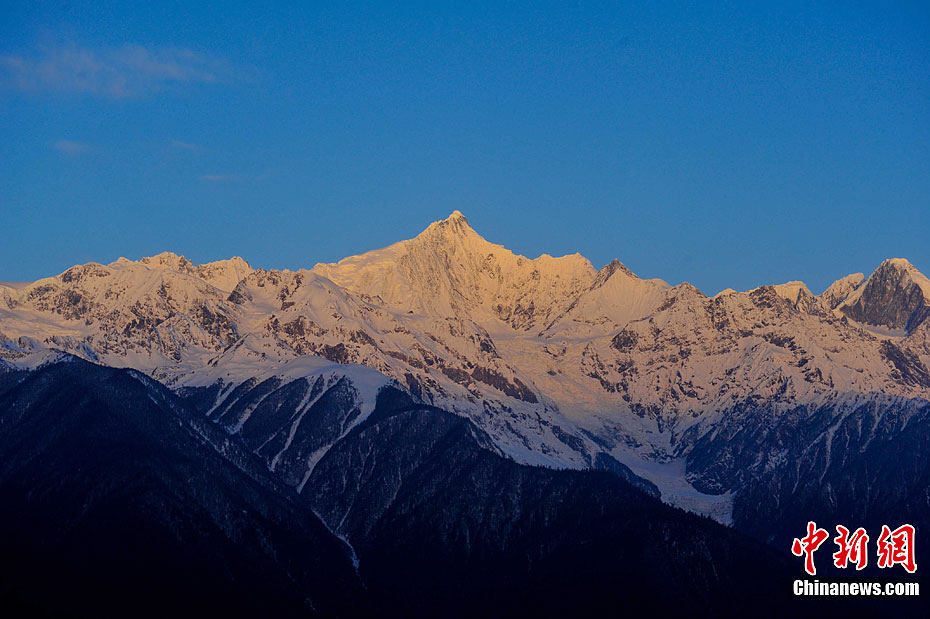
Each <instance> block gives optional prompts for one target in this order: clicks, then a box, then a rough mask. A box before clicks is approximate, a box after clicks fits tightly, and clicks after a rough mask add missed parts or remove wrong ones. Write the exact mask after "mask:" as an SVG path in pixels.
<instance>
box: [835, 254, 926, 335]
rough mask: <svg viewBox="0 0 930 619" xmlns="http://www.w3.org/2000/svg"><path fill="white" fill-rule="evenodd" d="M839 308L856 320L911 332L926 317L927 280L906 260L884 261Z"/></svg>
mask: <svg viewBox="0 0 930 619" xmlns="http://www.w3.org/2000/svg"><path fill="white" fill-rule="evenodd" d="M840 311H841V312H843V314H845V315H846V316H849V317H850V318H852V319H853V320H857V321H859V322H864V323H866V324H870V325H876V326H883V327H890V328H892V329H902V330H904V331H906V332H908V333H912V332H913V331H914V330H916V329H917V327H919V326H920V325H921V323H923V322H924V320H926V319H927V317H928V316H930V280H928V279H927V278H926V277H924V275H923V274H922V273H920V272H919V271H918V270H917V269H916V268H914V265H912V264H911V263H910V262H908V261H907V260H904V259H901V258H894V259H891V260H886V261H884V262H883V263H881V265H880V266H879V267H878V268H877V269H876V270H875V272H874V273H872V275H870V276H869V279H868V281H866V282H865V285H864V286H862V288H861V289H859V290H857V291H856V292H855V293H853V294H851V295H850V296H849V298H847V299H846V301H845V302H844V303H843V304H842V306H841V307H840Z"/></svg>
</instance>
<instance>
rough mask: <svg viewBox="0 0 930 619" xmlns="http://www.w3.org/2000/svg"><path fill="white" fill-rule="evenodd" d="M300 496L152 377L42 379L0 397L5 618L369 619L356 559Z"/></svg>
mask: <svg viewBox="0 0 930 619" xmlns="http://www.w3.org/2000/svg"><path fill="white" fill-rule="evenodd" d="M218 450H220V451H222V454H223V455H220V453H219V451H218ZM234 463H235V464H234ZM295 498H296V496H295V495H293V493H292V492H291V491H290V490H289V489H288V488H286V487H285V486H283V485H282V484H279V483H278V482H276V481H275V480H273V479H272V478H271V477H270V476H268V475H267V474H266V473H265V472H264V467H263V466H262V465H261V464H260V463H258V462H257V461H256V460H255V459H254V458H253V457H252V456H251V454H249V453H248V452H246V451H245V450H244V449H241V448H239V447H238V446H237V445H236V443H235V442H233V441H230V440H229V439H228V438H227V437H226V436H225V435H224V433H222V431H221V430H219V429H218V428H215V427H211V425H210V424H208V423H204V422H203V421H202V420H200V419H198V418H195V417H193V416H191V415H189V414H187V413H186V411H185V410H184V409H183V408H182V407H181V406H180V403H179V402H178V401H177V400H176V399H175V398H174V396H173V395H172V394H170V392H168V391H167V390H166V389H165V388H163V387H162V386H160V385H158V384H157V383H155V382H154V381H151V380H149V379H146V378H144V377H142V376H141V375H139V374H137V373H135V372H131V371H125V370H114V369H108V368H103V367H100V366H94V365H91V364H88V363H85V362H78V361H75V362H71V363H59V364H55V365H52V366H49V367H46V368H44V369H41V370H38V371H36V372H34V373H32V374H31V375H30V376H29V377H28V378H26V379H25V380H24V381H22V382H21V383H20V384H18V385H16V386H15V387H13V388H11V389H9V390H8V391H7V392H6V393H3V394H2V395H0V556H2V557H3V558H4V560H3V566H2V572H0V609H5V610H6V611H7V612H10V614H9V615H7V616H12V614H13V613H12V612H11V611H16V610H18V611H23V610H24V609H28V610H29V612H30V614H32V613H36V612H40V611H45V612H50V613H53V614H56V615H57V614H67V615H86V616H95V617H97V616H106V615H113V616H140V615H149V616H169V615H170V616H190V615H194V614H201V613H203V614H206V615H209V616H217V615H223V616H240V615H248V616H291V615H297V616H308V615H313V614H314V611H317V612H319V613H322V614H326V615H333V614H336V613H337V611H338V612H339V613H341V614H343V615H344V614H352V613H355V612H363V611H364V608H362V607H361V606H359V604H360V600H361V597H362V595H361V594H362V591H361V586H360V583H359V581H358V578H357V576H356V574H355V571H354V568H353V566H352V564H351V559H350V552H349V549H348V548H347V547H346V546H345V544H344V543H342V542H341V541H340V540H338V539H337V538H336V537H335V536H333V535H332V534H331V533H330V532H329V531H328V530H327V528H326V527H325V525H323V524H322V523H321V522H320V521H319V519H318V518H316V517H315V516H314V514H313V513H312V512H311V511H310V510H309V509H307V508H306V507H302V506H301V505H300V504H299V503H298V502H297V501H296V500H295ZM0 614H6V613H5V612H3V611H0Z"/></svg>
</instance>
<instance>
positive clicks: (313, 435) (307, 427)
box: [0, 211, 930, 616]
mask: <svg viewBox="0 0 930 619" xmlns="http://www.w3.org/2000/svg"><path fill="white" fill-rule="evenodd" d="M928 366H930V280H928V279H927V278H926V277H925V276H924V275H922V274H921V273H920V272H919V271H918V270H917V269H916V268H915V267H914V266H913V265H911V264H910V263H909V262H908V261H906V260H904V259H899V258H895V259H889V260H886V261H885V262H883V263H881V264H880V265H878V267H877V268H876V270H875V271H874V272H873V273H872V274H871V275H869V276H868V277H865V276H864V275H863V274H861V273H860V274H853V275H847V276H845V277H842V278H841V279H838V280H837V281H836V282H835V283H834V284H832V285H831V286H830V287H829V288H828V289H827V290H826V291H825V292H823V293H822V294H819V295H815V294H813V293H812V292H811V291H810V290H809V289H808V288H807V286H805V285H804V284H803V283H801V282H789V283H786V284H780V285H774V286H762V287H759V288H756V289H754V290H749V291H745V292H737V291H733V290H725V291H723V292H721V293H719V294H717V295H715V296H713V297H708V296H706V295H705V294H703V293H702V292H701V291H700V290H698V289H697V288H695V287H694V286H691V285H689V284H687V283H683V284H680V285H677V286H670V285H669V284H667V283H666V282H664V281H662V280H659V279H641V278H639V277H637V276H636V275H635V274H634V273H632V272H631V271H630V270H629V269H627V268H626V267H625V266H624V265H623V264H621V263H620V262H619V261H617V260H614V261H613V262H611V263H610V264H608V265H606V266H604V267H602V268H600V269H597V268H595V267H594V266H592V265H591V263H590V262H589V261H588V260H586V259H585V258H584V257H582V256H580V255H578V254H575V255H571V256H563V257H558V258H554V257H551V256H548V255H542V256H540V257H538V258H536V259H528V258H525V257H522V256H518V255H515V254H513V253H512V252H510V251H508V250H507V249H505V248H504V247H502V246H500V245H495V244H493V243H490V242H488V241H486V240H485V239H484V238H482V237H481V236H480V235H479V234H478V233H477V232H475V230H473V229H472V228H471V226H470V225H469V224H468V222H467V220H466V219H465V217H464V216H463V215H462V214H461V213H459V212H457V211H456V212H454V213H453V214H452V215H451V216H450V217H449V218H448V219H445V220H443V221H439V222H436V223H433V224H431V225H430V226H429V227H427V228H426V229H425V230H424V231H423V232H422V233H421V234H420V235H418V236H417V237H416V238H413V239H410V240H405V241H401V242H399V243H396V244H394V245H391V246H390V247H387V248H384V249H380V250H376V251H372V252H369V253H366V254H363V255H360V256H352V257H349V258H345V259H344V260H341V261H340V262H338V263H334V264H317V265H316V266H314V267H313V268H312V269H309V270H299V271H288V270H283V271H278V270H263V269H253V268H251V267H250V266H249V264H248V263H247V262H246V261H245V260H243V259H241V258H232V259H230V260H224V261H220V262H213V263H209V264H203V265H195V264H192V263H191V262H190V261H188V260H187V259H185V258H184V257H181V256H177V255H175V254H171V253H163V254H159V255H158V256H154V257H151V258H143V259H141V260H139V261H132V260H127V259H125V258H120V259H119V260H117V261H116V262H113V263H111V264H109V265H102V264H96V263H90V264H85V265H80V266H74V267H72V268H70V269H68V270H67V271H65V272H64V273H61V274H60V275H57V276H55V277H49V278H46V279H42V280H39V281H36V282H31V283H0V530H2V533H0V553H2V555H3V556H4V557H9V560H7V561H5V562H4V567H3V571H2V572H0V603H2V605H3V607H6V608H14V607H15V608H24V609H28V610H30V611H35V612H49V613H52V614H59V613H63V614H77V615H81V614H86V615H91V616H102V615H120V616H125V615H126V614H130V613H131V614H133V615H139V614H143V615H145V614H152V615H153V616H163V615H164V614H169V613H171V614H175V615H177V614H179V611H178V609H179V608H180V609H184V610H182V611H180V614H182V615H183V614H187V613H190V614H196V613H195V611H196V612H201V611H205V612H209V613H211V615H212V614H218V613H223V614H225V615H237V614H243V615H250V616H286V615H294V616H309V615H314V614H320V615H324V616H473V615H478V616H517V615H532V616H590V615H596V614H604V613H605V609H606V613H607V614H609V615H612V614H618V613H620V612H621V611H623V610H624V609H625V610H626V611H629V612H632V611H633V610H634V609H637V608H640V607H643V606H646V607H648V608H649V609H650V612H651V613H662V612H682V611H686V610H688V609H692V608H694V607H695V605H699V607H700V608H702V609H706V612H707V613H709V614H717V615H720V614H731V615H736V616H746V615H748V614H751V615H759V613H760V601H761V604H762V607H763V610H762V614H765V608H768V609H770V611H771V612H772V613H773V614H774V613H775V612H776V611H778V612H781V611H783V610H784V609H786V608H791V609H793V610H794V611H795V612H800V613H801V614H811V613H814V612H819V611H818V608H819V607H818V606H817V605H816V604H817V603H816V601H814V602H812V601H809V600H808V601H804V600H801V599H792V597H791V587H790V583H791V581H792V580H793V579H794V578H799V577H801V576H802V575H803V568H802V563H801V561H800V560H799V559H796V558H794V557H791V555H790V553H789V549H790V547H791V541H792V539H793V538H795V537H800V536H802V535H803V533H804V532H805V526H806V524H807V522H808V521H809V520H814V521H816V522H817V523H818V525H820V526H822V527H824V528H826V529H828V530H829V531H831V532H832V530H833V527H834V525H837V524H842V525H845V526H847V527H849V528H850V529H853V528H856V527H859V526H862V527H865V528H866V529H867V530H869V531H870V533H871V532H872V531H873V530H874V531H875V532H876V533H875V534H874V536H875V537H877V532H878V531H879V530H880V529H881V526H882V525H883V524H887V525H890V526H891V527H892V528H894V527H896V526H898V525H899V524H904V523H905V522H907V523H911V524H914V525H915V526H916V527H917V539H918V540H922V539H923V536H924V535H925V534H926V532H927V531H930V369H928ZM919 544H920V542H918V546H917V549H918V553H919V552H920V548H921V546H920V545H919ZM825 547H826V546H825ZM829 554H830V553H829V552H826V551H824V552H822V553H821V554H820V555H818V559H819V563H818V568H820V567H822V568H823V573H824V574H828V573H829V571H828V567H829V564H830V562H831V557H830V556H829ZM918 561H920V558H919V556H918ZM896 570H900V573H898V572H897V571H896ZM891 571H894V573H889V572H890V571H889V570H883V571H882V572H884V573H876V575H879V576H895V577H899V578H902V577H907V576H908V575H907V574H906V573H905V572H904V571H903V569H902V568H900V567H896V568H895V570H891ZM867 573H874V571H872V572H867ZM50 581H53V582H56V583H60V587H59V591H60V594H59V595H55V596H49V595H48V583H49V582H50ZM101 592H105V594H103V593H101ZM140 600H145V601H140ZM830 602H831V604H830V605H829V607H828V608H829V610H830V611H831V612H835V611H837V610H838V609H842V608H843V606H842V604H843V602H842V601H837V600H836V599H834V600H830ZM802 604H803V605H802ZM863 608H868V607H864V606H862V604H861V603H860V604H859V606H857V607H856V609H859V610H861V609H863Z"/></svg>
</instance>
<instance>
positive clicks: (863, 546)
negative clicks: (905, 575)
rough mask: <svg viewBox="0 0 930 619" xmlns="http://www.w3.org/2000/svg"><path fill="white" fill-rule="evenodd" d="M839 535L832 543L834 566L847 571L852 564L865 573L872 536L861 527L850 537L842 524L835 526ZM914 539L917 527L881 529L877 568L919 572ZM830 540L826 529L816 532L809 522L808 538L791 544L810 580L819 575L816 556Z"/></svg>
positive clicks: (908, 525) (883, 527) (814, 524)
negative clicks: (898, 567) (835, 547)
mask: <svg viewBox="0 0 930 619" xmlns="http://www.w3.org/2000/svg"><path fill="white" fill-rule="evenodd" d="M836 534H837V535H836V537H834V538H833V542H834V543H835V544H836V546H837V549H838V550H837V551H836V552H834V553H833V565H835V566H836V567H838V568H840V569H846V568H847V567H848V566H849V564H850V563H852V564H853V565H855V566H856V570H861V569H864V568H865V567H866V566H867V565H868V564H869V555H868V545H869V539H870V538H869V534H868V533H866V531H865V529H863V528H862V527H859V528H858V529H856V530H855V531H854V532H853V533H852V534H850V532H849V529H847V528H846V527H844V526H843V525H841V524H838V525H836ZM914 536H915V528H914V525H910V524H902V525H901V526H900V527H898V528H897V529H895V530H894V531H892V530H891V528H890V527H889V526H888V525H882V533H881V535H879V537H878V540H877V547H878V567H879V568H882V569H887V568H891V567H894V566H895V565H900V566H901V567H903V568H904V569H905V570H907V571H908V572H909V573H911V574H913V573H914V572H916V571H917V560H916V559H915V558H914ZM829 537H830V535H829V534H828V533H827V531H826V530H825V529H819V528H817V523H816V522H814V521H810V522H808V523H807V535H805V536H804V537H802V538H800V539H798V538H794V543H792V544H791V553H792V554H793V555H794V556H796V557H804V571H806V572H807V573H808V574H810V575H811V576H816V575H817V568H816V566H815V565H814V553H815V552H817V549H818V548H820V546H821V545H822V544H823V543H824V542H825V541H827V539H828V538H829Z"/></svg>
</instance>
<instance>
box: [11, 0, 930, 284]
mask: <svg viewBox="0 0 930 619" xmlns="http://www.w3.org/2000/svg"><path fill="white" fill-rule="evenodd" d="M212 4H213V5H214V6H209V7H207V6H206V5H204V6H201V7H199V8H198V7H191V6H189V3H186V2H184V3H182V2H176V3H172V2H157V3H156V2H150V3H144V4H142V3H126V2H113V3H107V2H95V3H92V4H85V3H82V2H77V1H72V0H69V1H68V2H42V3H34V2H29V3H19V2H13V3H10V2H5V3H4V4H3V6H2V8H0V239H2V241H0V280H7V281H17V280H29V279H36V278H38V277H42V276H46V275H51V274H57V273H59V272H61V271H63V270H65V269H66V268H68V267H69V266H71V265H73V264H76V263H83V262H88V261H92V260H93V261H97V262H110V261H112V260H115V259H116V258H118V257H119V256H126V257H129V258H133V259H137V258H139V257H141V256H144V255H151V254H154V253H158V252H160V251H164V250H170V251H175V252H177V253H182V254H184V255H186V256H188V257H189V258H191V259H192V260H194V261H195V262H205V261H209V260H215V259H219V258H224V257H228V256H231V255H241V256H243V257H245V258H246V259H248V260H249V261H250V262H251V264H252V265H253V266H257V267H266V268H271V267H276V268H299V267H310V266H312V265H313V264H315V263H316V262H321V261H335V260H338V259H339V258H341V257H344V256H346V255H350V254H355V253H360V252H363V251H366V250H369V249H374V248H377V247H381V246H384V245H388V244H390V243H392V242H394V241H397V240H401V239H403V238H409V237H411V236H413V235H415V234H417V233H418V232H419V231H420V230H421V229H423V228H424V227H426V225H427V224H429V223H430V222H431V221H433V220H437V219H442V218H444V217H446V216H447V215H448V214H449V213H450V212H452V211H453V210H454V209H458V210H461V211H462V212H463V213H464V214H465V215H466V217H468V219H469V221H470V222H471V223H472V225H473V226H474V227H475V229H476V230H478V232H480V233H481V234H482V235H484V236H485V237H486V238H487V239H489V240H491V241H494V242H498V243H502V244H504V245H506V246H507V247H509V248H510V249H512V250H514V251H516V252H518V253H522V254H525V255H528V256H531V257H535V256H537V255H539V254H540V253H549V254H553V255H560V254H565V253H574V252H576V251H577V252H580V253H582V254H584V255H585V256H587V257H588V258H589V259H591V261H592V262H593V263H594V264H595V266H601V265H603V264H605V263H607V262H609V261H610V260H611V259H612V258H614V257H617V258H619V259H620V260H621V261H623V262H624V263H626V264H627V265H628V266H629V267H630V268H631V269H633V270H634V271H635V272H637V273H638V274H640V275H641V276H646V277H662V278H663V279H665V280H667V281H669V282H670V283H673V284H675V283H679V282H681V281H689V282H691V283H693V284H695V285H697V286H698V287H699V288H701V289H702V290H704V292H706V293H709V294H713V293H715V292H717V291H719V290H720V289H722V288H726V287H732V288H736V289H748V288H751V287H754V286H757V285H760V284H767V283H779V282H783V281H787V280H791V279H802V280H804V281H806V282H807V283H808V284H809V285H810V287H811V288H812V289H813V290H814V291H815V292H820V291H821V290H822V289H823V288H825V287H826V286H827V285H828V284H829V283H830V282H831V281H832V280H834V279H836V278H837V277H840V276H842V275H845V274H846V273H849V272H855V271H865V272H866V273H868V272H869V271H871V270H872V269H874V268H875V266H877V264H878V263H879V262H880V261H881V260H882V259H883V258H886V257H893V256H902V257H906V258H909V259H910V260H911V261H912V262H913V263H914V264H915V265H916V266H917V267H918V268H920V269H922V270H923V271H924V272H925V273H930V3H927V2H914V3H896V2H877V3H871V4H869V3H856V6H855V8H853V7H851V6H849V5H850V4H852V3H846V2H841V3H830V4H821V3H812V2H800V3H796V4H795V3H791V4H789V3H782V2H779V3H752V2H720V3H709V2H696V3H674V4H671V3H669V4H666V3H648V4H647V3H641V4H640V3H636V4H635V5H630V6H624V7H618V6H615V5H614V3H608V4H589V3H584V4H583V5H581V4H574V3H564V2H558V3H552V4H549V5H544V4H541V3H533V4H532V5H530V4H527V5H523V4H511V3H508V4H506V6H502V4H503V3H489V4H488V5H484V6H479V5H477V3H459V4H456V5H451V4H450V5H446V4H442V5H441V6H440V5H438V4H437V3H423V4H420V5H412V4H406V5H404V8H401V9H397V8H393V9H389V8H386V7H385V6H384V5H383V4H381V3H379V4H373V5H363V4H356V3H351V4H349V3H346V4H341V3H340V6H339V7H337V8H333V7H328V8H326V7H323V6H316V5H314V6H309V5H310V4H311V3H306V2H302V3H294V4H293V5H279V4H275V3H270V2H258V3H256V2H242V3H226V4H225V5H224V6H222V8H219V5H218V3H212ZM711 4H713V5H714V6H710V5H711ZM775 4H777V5H778V6H773V5H775Z"/></svg>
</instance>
